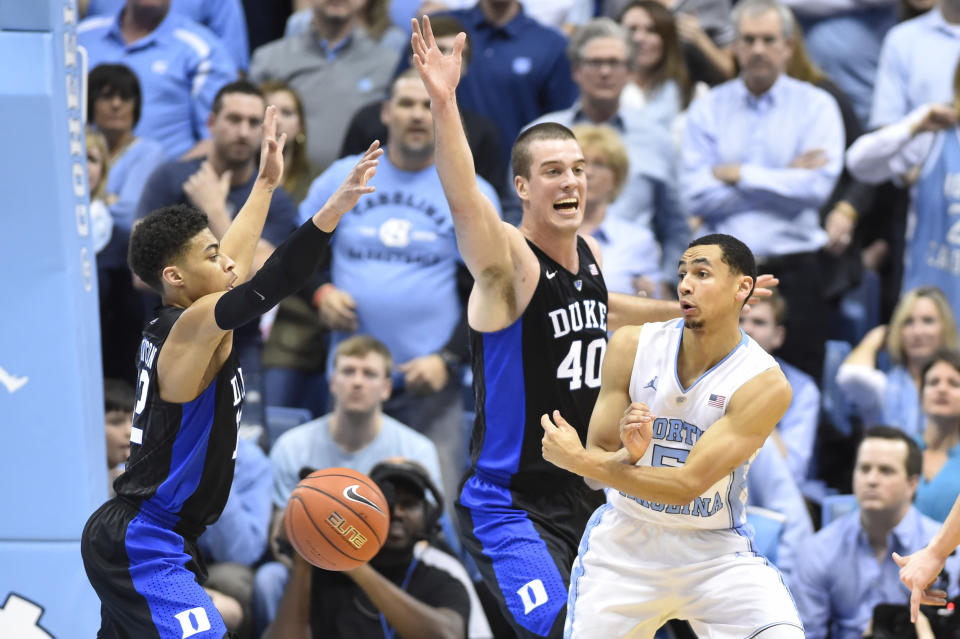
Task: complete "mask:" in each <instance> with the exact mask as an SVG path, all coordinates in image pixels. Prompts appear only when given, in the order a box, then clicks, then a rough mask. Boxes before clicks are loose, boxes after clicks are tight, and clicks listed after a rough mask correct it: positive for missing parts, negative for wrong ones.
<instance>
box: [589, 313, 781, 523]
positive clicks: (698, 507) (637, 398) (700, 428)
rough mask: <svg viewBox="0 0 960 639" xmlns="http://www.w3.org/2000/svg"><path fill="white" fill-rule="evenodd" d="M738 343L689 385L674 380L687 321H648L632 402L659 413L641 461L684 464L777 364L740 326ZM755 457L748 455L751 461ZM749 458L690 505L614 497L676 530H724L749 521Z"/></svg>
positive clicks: (630, 510) (611, 496) (627, 509)
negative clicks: (738, 397) (737, 397)
mask: <svg viewBox="0 0 960 639" xmlns="http://www.w3.org/2000/svg"><path fill="white" fill-rule="evenodd" d="M741 335H742V339H741V340H740V343H739V344H737V346H736V347H735V348H734V349H733V350H732V351H730V353H728V354H727V356H726V357H724V358H723V359H722V360H720V362H718V363H717V364H716V365H715V366H714V367H713V368H711V369H710V370H708V371H707V372H706V373H704V374H703V375H701V376H700V378H699V379H697V380H696V381H694V382H693V383H692V384H691V385H690V386H689V387H688V388H683V386H682V385H681V383H680V380H679V378H678V377H677V372H676V371H677V356H678V354H679V352H680V340H681V337H682V336H683V320H682V319H674V320H669V321H667V322H659V323H649V324H645V325H644V326H643V328H642V329H641V331H640V338H639V339H638V341H637V352H636V356H635V358H634V363H633V371H632V373H631V376H630V401H632V402H643V403H644V404H646V405H647V406H648V407H649V408H650V411H651V412H652V413H653V415H654V416H655V419H654V421H653V439H652V440H651V442H650V445H649V447H648V448H647V451H646V452H645V453H644V455H643V457H641V458H640V459H639V460H638V461H637V465H638V466H682V465H683V463H684V462H685V461H686V459H687V455H689V454H690V450H691V449H692V448H693V446H694V444H696V443H697V440H699V439H700V437H701V436H702V435H703V433H704V432H706V430H707V429H708V428H710V425H711V424H713V423H714V422H716V421H717V420H718V419H720V418H721V417H723V415H724V413H725V412H726V410H727V405H728V404H729V401H730V398H731V397H733V394H734V393H736V392H737V389H739V388H740V387H741V386H743V385H744V384H745V383H746V382H747V381H748V380H750V379H752V378H753V377H756V376H757V375H758V374H760V373H762V372H763V371H765V370H768V369H770V368H774V367H776V366H777V362H776V360H774V359H773V357H771V356H770V355H769V354H768V353H767V352H766V351H764V350H763V348H761V347H760V345H759V344H757V343H756V342H755V341H753V340H752V339H751V338H750V337H748V336H747V335H746V333H743V332H742V331H741ZM752 459H753V458H752V456H751V460H752ZM749 465H750V460H748V461H746V462H744V463H743V464H742V465H741V466H740V467H738V468H737V469H736V470H734V471H733V472H732V473H730V474H729V475H728V476H726V477H724V478H723V479H721V480H720V481H718V482H717V483H716V484H714V485H713V486H711V487H710V488H708V489H707V490H706V491H705V492H704V493H703V494H702V495H700V496H699V497H697V498H696V499H695V500H694V501H693V502H692V503H690V504H685V505H682V506H681V505H664V504H660V503H656V502H649V501H647V500H645V499H640V498H638V497H633V496H630V495H627V494H625V493H622V492H617V491H614V490H609V491H608V495H607V497H608V500H609V502H610V503H611V504H612V505H613V506H614V507H615V508H617V509H618V510H619V511H620V512H622V513H624V514H627V515H630V516H633V517H636V518H638V519H643V520H645V521H649V522H652V523H656V524H660V525H665V526H675V527H678V528H701V529H727V528H737V527H739V526H741V525H743V524H744V523H745V522H746V502H747V470H748V468H749Z"/></svg>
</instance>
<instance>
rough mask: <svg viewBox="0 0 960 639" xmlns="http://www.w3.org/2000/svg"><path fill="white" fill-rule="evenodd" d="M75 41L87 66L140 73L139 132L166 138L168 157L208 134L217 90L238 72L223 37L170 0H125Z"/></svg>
mask: <svg viewBox="0 0 960 639" xmlns="http://www.w3.org/2000/svg"><path fill="white" fill-rule="evenodd" d="M77 43H78V44H80V45H81V46H82V47H84V48H85V49H86V50H87V55H88V57H89V60H88V61H87V66H88V68H90V69H93V68H94V67H96V66H97V65H99V64H103V63H107V62H112V63H123V64H125V65H127V66H128V67H130V68H131V69H133V71H134V73H136V74H137V77H138V78H139V80H140V85H141V87H142V88H143V112H142V114H141V117H140V121H139V123H138V124H137V128H136V134H137V135H138V136H141V137H145V138H150V139H153V140H156V141H157V142H160V143H162V144H163V146H164V150H165V151H166V153H167V156H168V157H178V156H180V155H182V154H183V153H185V152H187V151H189V150H190V149H191V148H193V147H194V145H196V143H197V142H199V141H200V140H202V139H203V138H205V137H206V136H207V130H206V126H205V124H206V122H207V116H208V115H209V113H210V106H211V104H212V103H213V99H214V95H215V94H216V93H217V91H218V90H219V89H220V87H222V86H223V85H225V84H226V83H228V82H230V81H231V80H234V79H236V77H237V67H236V66H235V65H234V63H233V61H232V60H231V59H230V56H229V54H228V53H227V51H226V49H225V48H224V45H223V43H222V42H221V41H220V39H219V38H217V36H216V35H214V34H213V33H212V32H211V31H209V30H208V29H207V28H206V27H203V26H201V25H199V24H197V23H196V22H194V21H193V20H191V19H190V18H188V17H186V16H184V15H182V14H181V13H178V12H176V11H170V0H127V2H126V4H125V5H124V7H123V9H122V10H121V11H120V12H119V13H116V14H115V15H100V16H93V17H90V18H87V19H86V20H84V21H83V22H81V23H80V26H79V27H78V28H77ZM260 113H261V115H262V114H263V109H261V110H260ZM241 202H242V200H241Z"/></svg>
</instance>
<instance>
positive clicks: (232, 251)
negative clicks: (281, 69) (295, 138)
mask: <svg viewBox="0 0 960 639" xmlns="http://www.w3.org/2000/svg"><path fill="white" fill-rule="evenodd" d="M286 141H287V134H286V133H282V134H281V135H280V137H279V138H278V137H277V107H275V106H273V105H272V104H271V105H270V106H268V107H267V110H266V112H265V113H264V116H263V141H262V142H261V143H260V170H259V172H258V173H257V179H256V180H255V181H254V183H253V189H251V191H250V195H249V196H248V197H247V201H246V202H245V203H244V205H243V207H242V208H241V209H240V211H239V212H238V213H237V216H236V217H235V218H233V222H231V223H230V226H229V227H228V228H227V230H226V232H224V234H223V237H222V238H221V239H220V250H222V251H223V252H224V254H226V255H228V256H230V258H231V259H233V261H234V262H235V263H236V266H235V267H234V269H233V272H234V273H236V275H237V281H238V282H244V281H246V279H247V276H248V275H249V274H250V269H251V266H252V264H253V256H254V253H255V252H256V248H257V242H259V240H260V234H261V233H262V232H263V224H264V222H265V221H266V219H267V212H268V211H269V210H270V200H271V199H273V192H274V190H275V189H276V188H277V186H278V185H279V184H280V181H281V179H282V178H283V146H284V144H285V143H286Z"/></svg>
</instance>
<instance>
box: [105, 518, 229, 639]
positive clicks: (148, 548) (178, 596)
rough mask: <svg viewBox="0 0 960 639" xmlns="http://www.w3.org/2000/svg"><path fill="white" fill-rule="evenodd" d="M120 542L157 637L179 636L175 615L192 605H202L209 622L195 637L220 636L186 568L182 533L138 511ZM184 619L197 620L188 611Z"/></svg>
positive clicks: (216, 617) (217, 620)
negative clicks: (147, 607)
mask: <svg viewBox="0 0 960 639" xmlns="http://www.w3.org/2000/svg"><path fill="white" fill-rule="evenodd" d="M123 543H124V548H125V550H126V552H127V558H128V560H129V567H128V568H127V572H128V573H129V575H130V580H131V581H132V582H133V587H134V588H135V589H136V591H137V592H138V593H140V595H142V596H143V598H144V599H145V600H146V602H147V605H148V606H149V608H150V617H151V619H152V620H153V625H154V626H155V627H156V629H157V634H158V635H159V636H160V638H161V639H168V638H169V639H182V637H183V636H184V630H183V628H182V627H181V622H180V621H178V619H177V615H178V614H182V613H184V612H186V611H189V610H192V609H194V608H203V609H204V612H205V613H206V617H207V621H208V622H209V630H206V631H202V632H199V631H198V632H197V636H198V637H203V638H206V637H222V636H223V635H224V634H225V633H226V632H227V628H226V626H225V625H224V623H223V619H222V618H221V617H220V613H219V612H218V611H217V609H216V608H215V607H214V605H213V601H212V600H211V599H210V596H209V595H208V594H207V593H206V591H205V590H204V589H203V587H202V586H201V585H200V584H199V583H198V582H197V578H196V576H195V575H194V574H193V572H191V571H190V569H189V568H187V562H189V561H190V560H191V557H190V555H189V554H188V553H187V552H186V550H185V549H184V545H183V537H181V536H180V535H179V534H177V533H175V532H174V531H172V530H170V529H168V528H164V527H162V526H157V525H156V524H154V523H152V522H151V521H150V520H149V518H148V517H147V516H144V514H143V513H138V514H137V516H136V517H134V518H133V520H131V521H130V523H129V524H128V525H127V531H126V535H125V536H124V540H123ZM188 622H189V623H190V624H191V625H192V627H193V628H194V629H196V628H198V627H199V624H200V623H201V620H199V619H197V617H196V615H190V616H188ZM188 636H191V635H188Z"/></svg>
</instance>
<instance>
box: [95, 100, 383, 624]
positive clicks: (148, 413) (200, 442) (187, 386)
mask: <svg viewBox="0 0 960 639" xmlns="http://www.w3.org/2000/svg"><path fill="white" fill-rule="evenodd" d="M276 131H277V125H276V108H275V107H273V106H270V107H268V108H267V111H266V115H265V117H264V121H263V142H262V146H261V156H260V170H259V174H258V176H257V180H256V182H255V184H254V187H253V190H252V191H251V193H250V196H249V198H248V199H247V202H246V204H245V205H244V206H243V208H242V209H241V210H240V211H239V213H238V214H237V216H236V217H235V218H234V220H233V222H232V223H231V225H230V227H229V228H228V229H227V231H226V232H225V233H224V234H223V237H222V238H220V240H219V241H218V240H217V238H216V237H215V236H214V235H213V233H212V232H211V231H210V229H209V227H208V225H207V218H206V216H205V215H204V214H203V213H201V212H199V211H198V210H196V209H193V208H191V207H188V206H183V205H177V206H173V207H167V208H164V209H159V210H157V211H154V212H153V213H151V214H150V215H148V216H147V217H146V218H144V219H143V221H142V222H141V223H140V224H139V225H138V226H137V227H136V228H135V229H134V231H133V234H132V236H131V238H130V249H129V262H130V267H131V269H132V270H133V271H134V273H136V274H137V275H138V276H139V277H140V278H141V279H143V280H144V281H145V282H146V283H147V284H149V285H150V286H151V287H152V288H154V289H155V290H156V291H157V292H158V293H160V294H161V296H162V298H163V307H162V308H161V309H159V311H158V313H157V316H156V318H154V319H153V320H152V321H151V322H150V323H149V324H148V325H147V327H146V328H145V329H144V331H143V341H142V342H141V346H140V355H139V363H138V373H137V374H138V379H137V400H136V405H135V407H134V418H133V429H132V434H131V438H130V440H131V447H130V448H131V452H130V458H129V461H128V462H127V466H126V470H125V472H124V473H123V474H122V475H121V476H120V477H119V478H118V479H117V481H116V482H115V484H114V487H115V489H116V493H117V496H116V497H115V498H113V499H111V500H110V501H108V502H107V503H105V504H104V505H103V506H101V507H100V509H99V510H97V512H95V513H94V514H93V515H92V516H91V517H90V519H89V520H88V522H87V525H86V527H85V528H84V531H83V537H82V541H81V552H82V555H83V561H84V567H85V568H86V571H87V576H88V577H89V579H90V583H91V584H92V585H93V587H94V590H96V591H97V595H98V596H99V597H100V601H101V628H100V632H99V633H98V635H97V636H98V637H101V638H105V637H136V638H137V639H147V638H150V639H153V638H160V639H167V638H176V639H182V638H185V637H193V636H197V637H211V638H212V637H217V638H220V637H224V636H226V635H227V631H226V628H225V626H224V624H223V620H222V619H221V618H220V615H219V613H218V612H217V610H216V608H214V606H213V603H212V602H211V600H210V597H209V596H208V595H207V594H206V592H205V591H204V590H203V588H202V587H201V585H200V582H201V581H202V580H203V578H204V574H205V571H204V568H203V564H202V560H201V559H200V557H199V553H198V551H197V545H196V540H197V538H198V537H199V536H200V534H201V533H202V532H203V530H204V528H205V527H206V526H208V525H209V524H211V523H213V522H214V521H216V520H217V518H218V517H219V516H220V512H221V511H222V509H223V506H224V504H225V503H226V500H227V494H228V492H229V490H230V482H231V480H232V478H233V469H234V459H235V458H236V455H237V453H236V450H237V425H238V423H239V421H240V410H241V408H242V405H243V393H244V389H243V373H242V371H241V370H240V368H239V367H238V365H237V360H236V357H235V355H234V353H233V349H232V345H233V332H232V331H233V329H234V328H236V327H238V326H240V325H241V324H244V323H245V322H247V321H249V320H250V319H252V318H254V317H257V316H259V315H260V314H261V313H263V312H265V311H267V310H268V309H270V308H271V307H272V306H274V305H275V304H277V303H278V302H279V301H280V300H281V299H283V298H284V297H286V296H287V295H289V294H291V293H293V292H294V291H296V290H297V289H298V288H300V287H301V286H302V285H303V284H304V282H305V281H306V279H307V277H308V276H309V275H310V274H311V273H312V272H313V271H314V269H315V268H316V265H317V262H318V261H319V258H320V256H321V254H322V249H323V247H324V246H325V245H326V243H327V240H328V238H329V236H330V233H331V232H332V231H333V229H334V228H335V227H336V225H337V223H338V222H339V220H340V218H341V216H343V214H344V213H346V212H347V211H349V210H350V209H352V208H353V207H354V206H355V205H356V203H357V200H358V199H359V197H360V196H361V195H362V194H364V193H370V192H372V191H373V190H374V189H373V187H371V186H367V181H368V180H369V179H370V178H371V177H372V176H373V174H374V172H375V171H376V166H377V158H378V157H379V156H380V154H381V153H382V151H381V150H380V149H379V144H378V143H377V142H374V143H373V144H372V145H371V146H370V148H369V149H368V150H367V152H366V154H365V155H364V156H363V157H362V158H361V160H360V162H359V163H358V164H357V166H356V167H355V168H354V170H353V172H351V174H350V175H349V176H348V177H347V178H346V180H344V182H343V184H342V185H341V186H340V188H339V189H338V190H337V191H336V192H335V193H334V195H333V196H332V197H331V198H330V200H328V201H327V202H326V204H324V206H323V208H322V209H320V211H319V212H317V214H316V215H314V216H313V218H312V219H311V220H308V221H307V222H306V223H305V224H304V225H303V226H301V227H300V228H299V229H297V230H296V231H294V233H293V234H291V235H290V237H289V238H288V239H287V240H286V241H285V242H283V244H281V245H280V246H279V247H278V248H277V249H276V251H274V253H273V255H272V256H271V257H270V259H269V260H267V262H266V263H265V264H264V265H263V267H261V269H260V270H259V271H258V272H257V273H256V274H255V275H254V276H253V277H252V278H251V279H250V280H249V281H247V277H248V275H249V273H250V270H251V264H252V261H253V256H254V250H255V248H256V245H257V241H258V240H259V238H260V233H261V231H262V230H263V224H264V220H265V219H266V215H267V210H268V208H269V205H270V200H271V197H272V194H273V191H274V189H275V188H276V186H277V184H279V183H280V180H281V176H282V174H283V145H284V141H285V139H286V138H285V135H282V136H280V138H279V139H277V135H276Z"/></svg>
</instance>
